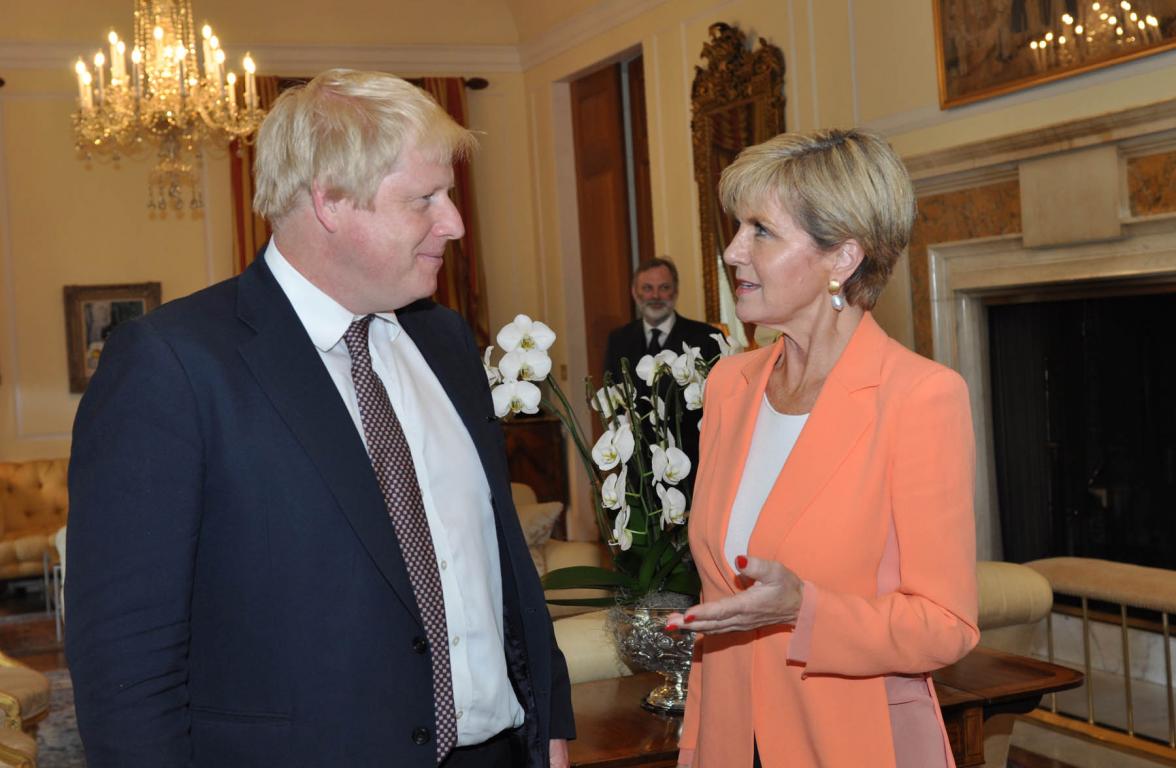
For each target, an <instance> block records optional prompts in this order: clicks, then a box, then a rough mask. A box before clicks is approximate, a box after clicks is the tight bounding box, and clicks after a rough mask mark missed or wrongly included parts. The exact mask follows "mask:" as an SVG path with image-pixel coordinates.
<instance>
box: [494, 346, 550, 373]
mask: <svg viewBox="0 0 1176 768" xmlns="http://www.w3.org/2000/svg"><path fill="white" fill-rule="evenodd" d="M498 370H499V371H500V372H501V373H502V378H503V379H504V380H505V381H543V380H544V379H546V378H547V374H549V373H551V358H550V357H548V356H547V353H546V352H544V351H543V350H541V349H522V348H519V349H515V350H513V351H511V352H507V353H506V354H505V355H503V356H502V359H501V360H499V361H498Z"/></svg>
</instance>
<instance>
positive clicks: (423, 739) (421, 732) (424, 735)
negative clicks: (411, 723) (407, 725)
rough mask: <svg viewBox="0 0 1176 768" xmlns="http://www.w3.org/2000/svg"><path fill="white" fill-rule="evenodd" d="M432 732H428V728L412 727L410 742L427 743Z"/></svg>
mask: <svg viewBox="0 0 1176 768" xmlns="http://www.w3.org/2000/svg"><path fill="white" fill-rule="evenodd" d="M431 737H432V734H430V733H429V729H428V728H413V729H412V743H413V744H428V743H429V739H430V738H431Z"/></svg>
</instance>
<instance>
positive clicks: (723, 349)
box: [710, 333, 743, 357]
mask: <svg viewBox="0 0 1176 768" xmlns="http://www.w3.org/2000/svg"><path fill="white" fill-rule="evenodd" d="M710 337H711V338H712V339H714V340H715V343H716V344H718V345H719V356H720V357H727V356H728V355H737V354H739V353H740V352H742V351H743V347H742V346H741V345H740V344H739V342H737V341H735V337H734V336H724V335H723V334H721V333H712V334H711V335H710Z"/></svg>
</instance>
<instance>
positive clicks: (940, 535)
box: [806, 370, 979, 676]
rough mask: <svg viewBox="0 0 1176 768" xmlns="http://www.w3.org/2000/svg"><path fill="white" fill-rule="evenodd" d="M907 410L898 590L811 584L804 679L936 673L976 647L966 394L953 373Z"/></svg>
mask: <svg viewBox="0 0 1176 768" xmlns="http://www.w3.org/2000/svg"><path fill="white" fill-rule="evenodd" d="M900 407H901V412H900V416H899V422H898V425H897V430H896V438H895V443H894V447H893V449H892V454H891V466H890V473H891V487H892V491H891V493H892V497H891V503H892V509H893V519H894V528H895V534H896V538H897V541H898V549H899V572H900V583H899V587H898V589H897V591H895V592H892V593H890V594H887V595H882V596H878V597H861V596H858V595H852V594H844V593H838V592H833V591H829V590H824V589H822V588H821V587H820V585H819V584H817V585H811V586H812V587H813V589H814V591H815V593H816V601H815V610H814V611H813V616H812V626H811V629H812V639H811V646H810V651H809V655H808V659H807V670H806V673H807V674H838V675H852V676H872V675H883V674H895V673H898V674H917V673H922V672H929V671H931V670H933V669H938V668H939V667H943V666H946V665H948V664H951V663H953V662H955V661H958V660H959V659H960V658H962V657H963V656H964V655H965V654H967V653H968V651H970V650H971V649H972V648H973V647H974V646H975V645H976V642H977V640H978V639H979V631H978V630H977V628H976V614H977V603H976V544H975V538H976V529H975V521H974V517H973V513H972V489H973V484H974V475H975V457H974V442H973V438H972V420H971V415H970V408H969V404H968V394H967V388H966V386H965V385H964V383H963V380H962V379H961V378H960V377H959V376H958V375H957V374H955V373H954V372H953V371H948V370H939V371H936V372H935V373H933V374H931V375H930V376H928V377H926V378H925V379H923V380H922V381H921V382H919V383H918V384H917V385H916V386H915V387H914V389H913V390H912V392H911V393H910V394H909V395H908V396H907V397H906V398H905V399H904V402H903V403H902V405H901V406H900ZM806 591H807V590H806Z"/></svg>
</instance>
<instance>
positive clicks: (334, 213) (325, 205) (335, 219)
mask: <svg viewBox="0 0 1176 768" xmlns="http://www.w3.org/2000/svg"><path fill="white" fill-rule="evenodd" d="M310 200H311V203H312V204H313V205H314V217H315V219H317V220H318V223H319V224H320V225H321V226H322V228H323V229H325V230H326V231H327V232H329V233H331V234H334V233H335V232H336V231H338V229H339V205H340V202H341V201H340V200H339V198H337V197H330V196H329V195H328V194H327V192H326V191H324V190H323V188H322V187H321V186H319V183H318V182H317V181H316V182H314V183H313V184H311V185H310Z"/></svg>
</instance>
